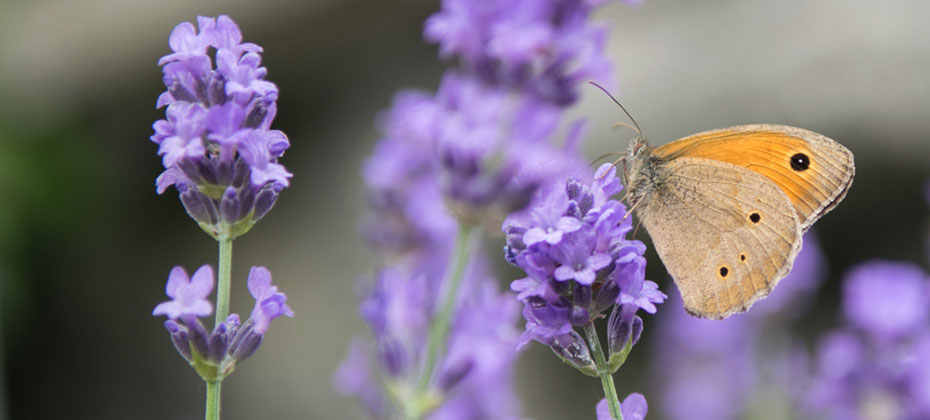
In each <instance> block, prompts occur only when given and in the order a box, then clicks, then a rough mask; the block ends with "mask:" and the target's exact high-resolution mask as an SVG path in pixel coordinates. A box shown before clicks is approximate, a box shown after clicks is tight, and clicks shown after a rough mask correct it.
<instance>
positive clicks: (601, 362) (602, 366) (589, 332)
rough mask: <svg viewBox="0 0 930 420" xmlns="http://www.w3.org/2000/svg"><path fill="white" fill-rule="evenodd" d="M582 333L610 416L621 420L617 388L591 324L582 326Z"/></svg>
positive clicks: (595, 331)
mask: <svg viewBox="0 0 930 420" xmlns="http://www.w3.org/2000/svg"><path fill="white" fill-rule="evenodd" d="M584 333H585V335H586V336H587V337H588V347H590V348H591V354H593V355H594V362H595V363H596V364H597V376H600V377H601V386H603V387H604V397H605V398H607V407H609V408H610V416H611V417H613V418H615V419H617V420H623V414H622V413H621V412H620V399H619V398H617V387H616V386H615V385H614V377H613V375H612V374H611V373H610V366H608V364H607V359H606V358H605V357H604V350H602V349H601V342H600V339H599V338H598V337H597V330H595V329H594V323H593V322H590V323H588V325H585V326H584Z"/></svg>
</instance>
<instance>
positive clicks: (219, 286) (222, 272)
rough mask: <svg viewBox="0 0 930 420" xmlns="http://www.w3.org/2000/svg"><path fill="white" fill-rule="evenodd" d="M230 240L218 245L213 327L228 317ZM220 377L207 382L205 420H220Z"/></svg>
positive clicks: (226, 239) (230, 272)
mask: <svg viewBox="0 0 930 420" xmlns="http://www.w3.org/2000/svg"><path fill="white" fill-rule="evenodd" d="M232 242H233V241H232V239H229V238H222V239H220V240H219V243H220V257H219V259H220V260H219V263H218V264H219V266H218V267H217V270H218V271H219V274H218V276H217V281H216V319H215V321H214V323H213V325H214V327H215V326H217V325H220V324H221V323H223V322H226V317H227V316H228V315H229V284H230V279H231V277H232ZM222 381H223V379H222V377H219V378H217V379H216V381H207V408H206V414H205V415H204V419H205V420H219V419H220V389H221V385H222V384H223V382H222Z"/></svg>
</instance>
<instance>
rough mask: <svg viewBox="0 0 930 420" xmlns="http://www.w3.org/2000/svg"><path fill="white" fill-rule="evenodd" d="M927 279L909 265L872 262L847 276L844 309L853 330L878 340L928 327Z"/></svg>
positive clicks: (929, 279) (917, 269)
mask: <svg viewBox="0 0 930 420" xmlns="http://www.w3.org/2000/svg"><path fill="white" fill-rule="evenodd" d="M928 284H930V276H928V275H927V273H925V272H924V271H923V270H922V269H921V268H920V267H917V266H915V265H912V264H905V263H893V262H885V261H871V262H866V263H863V264H861V265H859V266H857V267H855V268H853V269H852V270H850V272H849V273H847V274H846V280H845V282H844V294H843V309H844V310H845V314H846V317H847V318H848V319H849V320H850V322H851V323H852V324H853V326H855V327H858V328H860V329H862V330H863V331H866V332H868V333H870V334H873V335H875V336H877V337H891V338H895V337H898V336H903V335H908V334H911V333H913V332H914V331H915V329H917V328H922V327H924V326H925V325H927V321H928V315H930V308H928V305H930V296H928V293H930V285H928Z"/></svg>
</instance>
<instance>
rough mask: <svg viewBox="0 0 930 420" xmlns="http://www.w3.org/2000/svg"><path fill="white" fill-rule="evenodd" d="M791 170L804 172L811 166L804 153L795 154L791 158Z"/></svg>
mask: <svg viewBox="0 0 930 420" xmlns="http://www.w3.org/2000/svg"><path fill="white" fill-rule="evenodd" d="M790 163H791V169H794V170H795V171H797V172H802V171H806V170H807V168H809V167H810V166H811V159H810V158H809V157H808V156H807V155H805V154H804V153H795V154H794V155H792V156H791V160H790Z"/></svg>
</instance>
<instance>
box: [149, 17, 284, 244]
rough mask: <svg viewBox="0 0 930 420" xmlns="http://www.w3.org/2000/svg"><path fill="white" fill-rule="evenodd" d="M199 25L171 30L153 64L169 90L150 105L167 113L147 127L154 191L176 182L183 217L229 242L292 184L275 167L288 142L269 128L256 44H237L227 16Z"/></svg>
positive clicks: (271, 92) (271, 93)
mask: <svg viewBox="0 0 930 420" xmlns="http://www.w3.org/2000/svg"><path fill="white" fill-rule="evenodd" d="M197 22H198V25H199V27H200V32H199V33H198V32H197V30H195V28H194V25H192V24H190V23H188V22H185V23H182V24H180V25H178V26H177V27H175V28H174V31H172V33H171V38H170V41H169V45H170V46H171V49H172V51H173V52H172V53H171V54H168V55H166V56H164V57H162V58H161V59H160V60H159V61H158V64H159V65H161V66H162V71H163V73H164V83H165V86H166V87H167V90H166V91H165V92H164V93H162V94H161V96H159V97H158V101H157V104H156V106H157V107H158V108H161V107H164V106H167V109H166V110H165V117H166V118H165V119H164V120H159V121H157V122H155V124H154V125H153V126H152V127H153V128H154V130H155V134H153V135H152V136H151V140H152V141H153V142H154V143H156V144H158V154H159V155H161V156H162V163H163V164H164V166H165V171H164V172H162V174H161V175H159V177H158V179H157V180H156V186H157V191H158V193H159V194H161V193H163V192H164V191H165V190H166V189H167V188H168V187H170V186H172V185H174V186H175V188H176V189H177V190H178V192H179V193H180V195H181V202H182V203H183V204H184V207H185V209H187V212H188V214H189V215H190V216H191V217H192V218H193V219H194V220H196V221H197V223H198V224H199V225H200V227H201V228H202V229H203V230H204V231H206V232H207V233H209V234H210V235H212V236H213V237H215V238H217V239H220V238H222V237H226V238H235V237H236V236H239V235H242V234H243V233H245V232H247V231H248V230H249V229H250V228H251V227H252V225H253V224H254V223H255V222H257V221H258V220H259V219H261V218H262V216H264V214H265V213H267V211H268V209H270V207H271V205H272V204H273V203H274V201H275V200H276V199H277V195H278V193H279V192H280V191H281V190H282V189H283V188H285V187H287V186H288V185H289V184H290V178H291V174H290V173H289V172H287V170H285V168H284V166H282V165H281V164H279V163H278V159H279V158H280V157H281V156H282V155H283V154H284V151H285V150H286V149H287V148H288V147H289V145H290V143H289V142H288V139H287V136H285V135H284V133H282V132H281V131H278V130H271V129H270V127H271V122H272V120H273V119H274V116H275V113H276V111H277V105H276V103H275V102H276V100H277V98H278V89H277V87H276V86H275V85H274V84H273V83H271V82H268V81H266V80H264V78H265V74H266V73H267V70H266V69H265V68H264V67H261V66H260V64H261V56H259V53H260V52H261V50H262V49H261V47H259V46H258V45H255V44H251V43H242V42H241V41H242V34H241V33H240V32H239V28H238V27H237V26H236V24H235V22H233V21H232V19H230V18H229V17H228V16H220V17H218V18H216V19H213V18H206V17H199V18H198V19H197ZM211 48H212V49H215V51H216V53H215V55H214V56H212V57H211V56H210V55H208V54H207V53H208V51H211Z"/></svg>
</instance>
